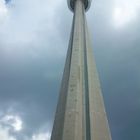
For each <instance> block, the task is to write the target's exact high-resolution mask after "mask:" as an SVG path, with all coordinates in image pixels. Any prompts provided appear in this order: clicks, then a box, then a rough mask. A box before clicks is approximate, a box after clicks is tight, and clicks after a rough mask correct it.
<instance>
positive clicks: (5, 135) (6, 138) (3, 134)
mask: <svg viewBox="0 0 140 140" xmlns="http://www.w3.org/2000/svg"><path fill="white" fill-rule="evenodd" d="M0 139H1V140H16V139H15V138H14V137H12V136H10V135H9V130H8V128H4V127H2V126H1V125H0Z"/></svg>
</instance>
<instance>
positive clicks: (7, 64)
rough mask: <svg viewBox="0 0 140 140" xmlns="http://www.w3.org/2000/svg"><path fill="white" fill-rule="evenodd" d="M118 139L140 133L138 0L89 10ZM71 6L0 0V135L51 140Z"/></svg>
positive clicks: (98, 2) (102, 2) (97, 1)
mask: <svg viewBox="0 0 140 140" xmlns="http://www.w3.org/2000/svg"><path fill="white" fill-rule="evenodd" d="M87 19H88V23H89V28H90V32H91V36H92V42H93V50H94V55H95V59H96V63H97V68H98V72H99V76H100V81H101V86H102V91H103V96H104V101H105V105H106V111H107V115H108V120H109V124H110V129H111V133H112V139H113V140H139V139H140V85H139V83H140V1H139V0H133V1H132V0H94V1H93V2H92V5H91V8H90V10H89V11H88V13H87ZM71 22H72V13H71V12H70V11H69V9H68V8H67V2H66V0H57V1H56V0H51V1H50V0H41V1H40V0H0V139H1V140H49V138H50V133H51V128H52V123H53V118H54V113H55V108H56V103H57V98H58V93H59V87H60V83H61V77H62V72H63V68H64V61H65V57H66V50H67V46H68V41H69V34H70V28H71Z"/></svg>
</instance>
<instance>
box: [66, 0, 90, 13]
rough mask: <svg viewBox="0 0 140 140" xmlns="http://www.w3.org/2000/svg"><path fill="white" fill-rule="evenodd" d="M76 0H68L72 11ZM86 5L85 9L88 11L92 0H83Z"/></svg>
mask: <svg viewBox="0 0 140 140" xmlns="http://www.w3.org/2000/svg"><path fill="white" fill-rule="evenodd" d="M75 1H76V0H67V2H68V7H69V9H70V10H71V11H74V3H75ZM82 1H83V3H84V5H85V10H86V11H87V10H88V9H89V8H90V5H91V1H92V0H82Z"/></svg>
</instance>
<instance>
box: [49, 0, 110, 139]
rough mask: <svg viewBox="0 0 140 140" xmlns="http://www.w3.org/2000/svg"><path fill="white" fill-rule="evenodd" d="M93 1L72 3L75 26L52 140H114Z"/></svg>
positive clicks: (73, 26)
mask: <svg viewBox="0 0 140 140" xmlns="http://www.w3.org/2000/svg"><path fill="white" fill-rule="evenodd" d="M90 3H91V0H68V5H69V7H70V9H71V10H72V11H73V13H74V16H73V23H72V30H71V35H70V41H69V46H68V51H67V57H66V62H65V68H64V73H63V78H62V83H61V89H60V95H59V100H58V105H57V109H56V113H55V120H54V125H53V130H52V135H51V140H111V135H110V130H109V126H108V120H107V116H106V111H105V108H104V102H103V97H102V93H101V88H100V83H99V79H98V74H97V71H96V64H95V60H94V56H93V53H92V44H91V40H90V34H89V31H88V26H87V21H86V15H85V11H86V10H87V9H88V8H89V7H90Z"/></svg>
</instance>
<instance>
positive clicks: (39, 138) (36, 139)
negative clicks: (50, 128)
mask: <svg viewBox="0 0 140 140" xmlns="http://www.w3.org/2000/svg"><path fill="white" fill-rule="evenodd" d="M49 139H50V133H49V132H48V133H39V134H35V135H33V136H32V140H49Z"/></svg>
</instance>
